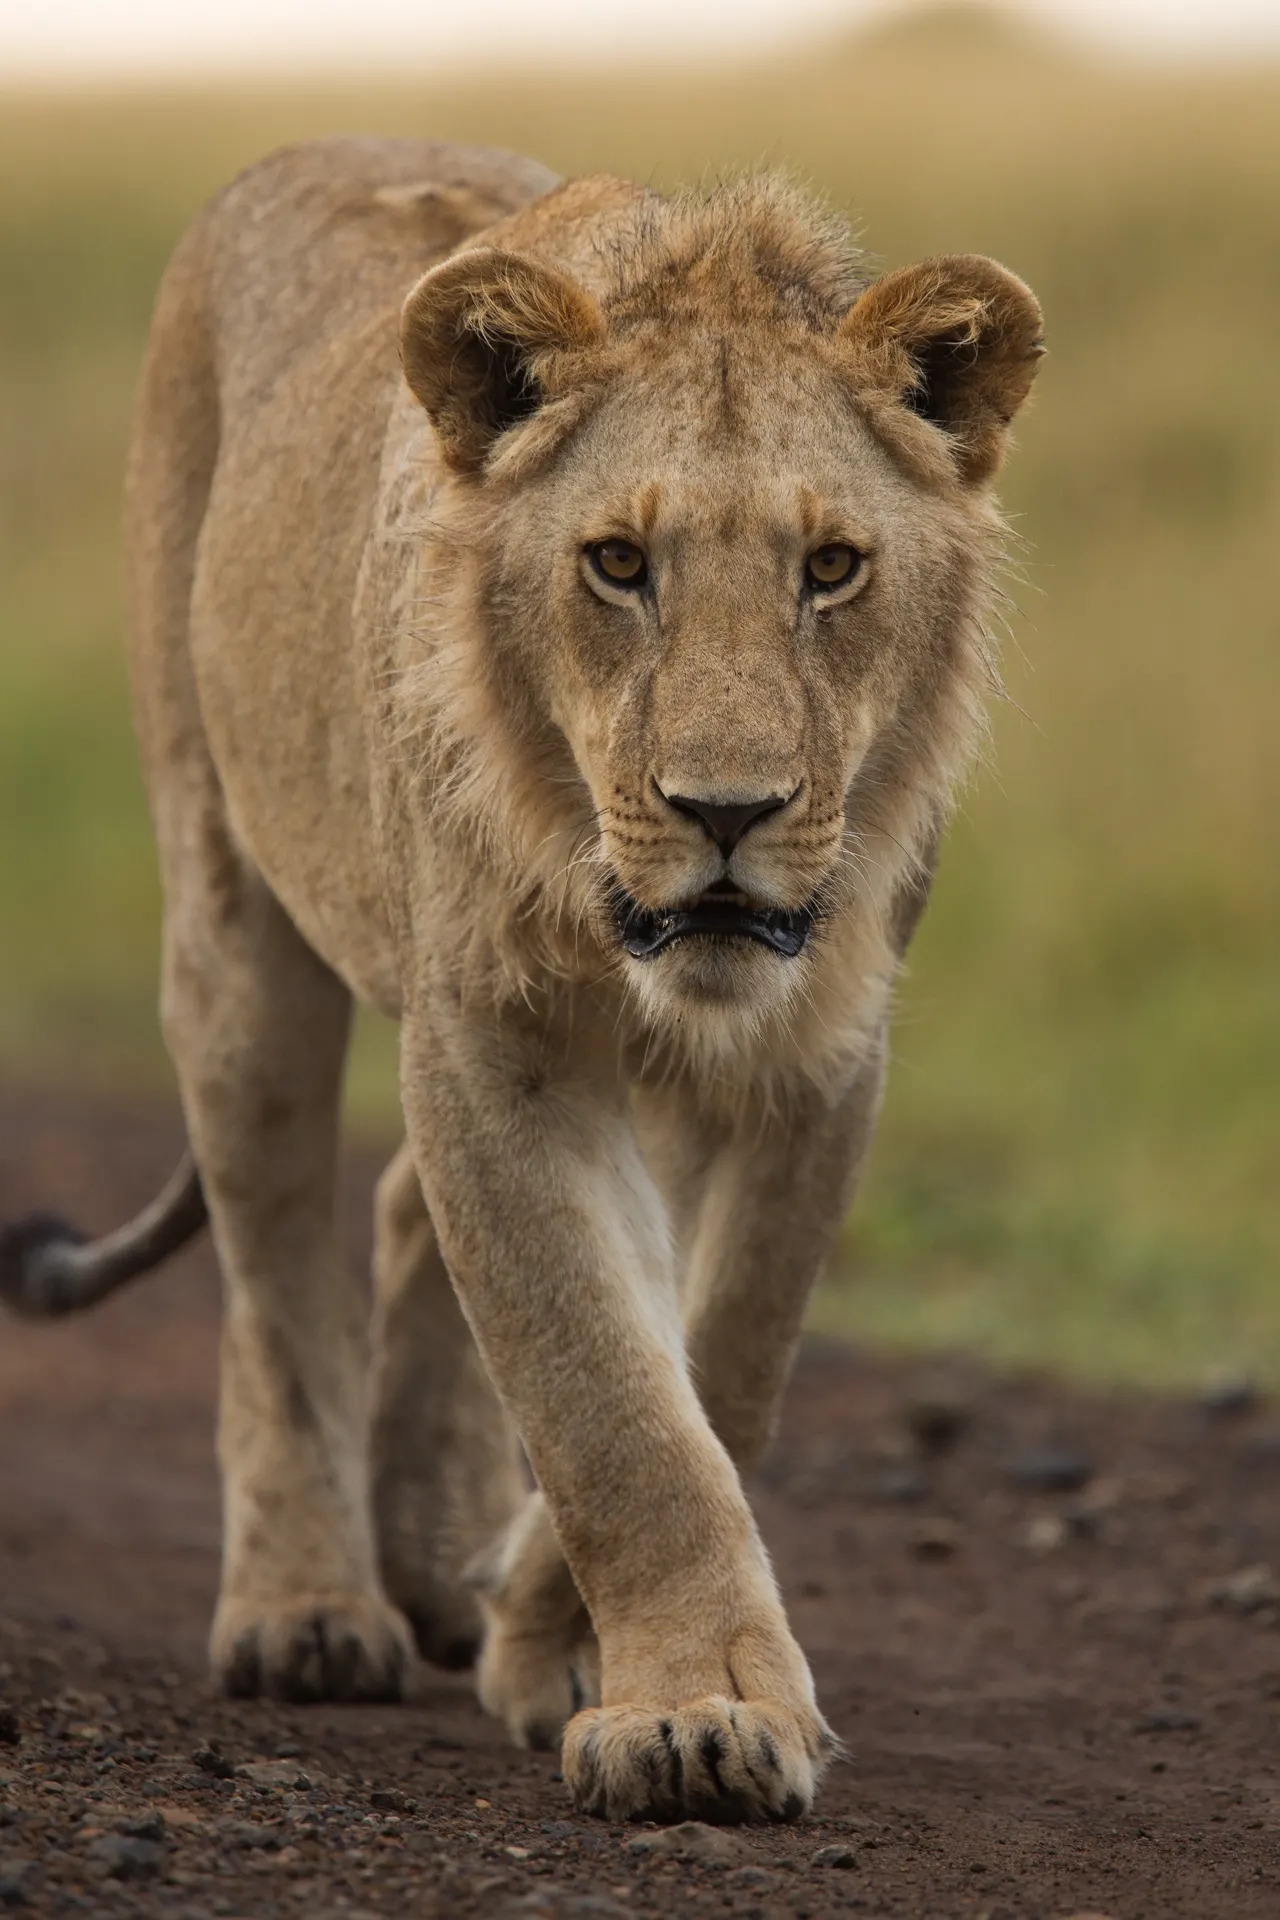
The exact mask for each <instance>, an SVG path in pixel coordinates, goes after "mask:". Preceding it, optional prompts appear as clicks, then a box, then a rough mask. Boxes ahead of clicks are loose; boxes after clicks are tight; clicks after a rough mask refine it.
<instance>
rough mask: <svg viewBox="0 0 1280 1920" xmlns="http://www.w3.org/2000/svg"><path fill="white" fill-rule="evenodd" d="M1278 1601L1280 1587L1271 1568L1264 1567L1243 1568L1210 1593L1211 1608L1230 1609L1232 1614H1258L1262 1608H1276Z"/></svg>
mask: <svg viewBox="0 0 1280 1920" xmlns="http://www.w3.org/2000/svg"><path fill="white" fill-rule="evenodd" d="M1277 1601H1280V1586H1277V1585H1276V1578H1275V1575H1274V1574H1273V1573H1272V1571H1271V1569H1270V1567H1268V1566H1263V1565H1258V1566H1254V1567H1241V1569H1240V1571H1239V1572H1238V1573H1233V1574H1232V1575H1231V1577H1230V1579H1228V1580H1222V1581H1220V1582H1219V1583H1218V1584H1217V1585H1216V1586H1214V1587H1212V1588H1210V1591H1209V1602H1210V1605H1211V1606H1215V1607H1229V1608H1230V1610H1231V1611H1232V1613H1241V1614H1250V1613H1257V1612H1258V1611H1259V1610H1260V1609H1261V1608H1262V1607H1273V1606H1275V1605H1276V1603H1277Z"/></svg>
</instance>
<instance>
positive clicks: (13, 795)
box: [0, 8, 1280, 1384]
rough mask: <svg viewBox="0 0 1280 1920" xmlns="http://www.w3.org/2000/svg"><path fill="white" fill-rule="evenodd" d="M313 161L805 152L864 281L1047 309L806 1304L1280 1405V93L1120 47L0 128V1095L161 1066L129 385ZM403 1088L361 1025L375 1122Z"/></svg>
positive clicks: (861, 43) (281, 97)
mask: <svg viewBox="0 0 1280 1920" xmlns="http://www.w3.org/2000/svg"><path fill="white" fill-rule="evenodd" d="M335 130H362V131H382V132H401V133H420V134H430V135H433V136H439V137H447V138H455V139H461V140H474V141H484V142H492V143H495V144H498V145H503V146H508V147H511V148H515V149H518V150H521V151H526V152H530V153H533V154H536V155H538V156H539V157H540V158H542V159H544V160H546V161H547V162H549V163H550V164H552V165H553V166H556V167H559V168H560V169H562V170H564V171H566V172H579V171H586V170H590V169H597V168H604V169H609V170H612V171H616V172H620V173H626V174H630V175H632V176H634V177H637V178H641V179H645V180H652V181H654V182H655V183H657V184H659V185H664V184H670V183H674V182H675V181H677V180H681V179H686V180H687V179H690V178H699V177H705V176H708V175H714V174H715V173H717V172H719V171H721V170H725V169H730V168H736V167H740V166H742V165H744V164H746V165H754V164H760V163H766V164H782V165H786V166H787V167H789V168H790V169H792V170H794V171H796V172H797V173H799V174H800V175H801V176H802V177H804V178H807V179H809V180H811V181H812V182H813V183H815V184H816V185H817V186H818V187H819V188H820V189H822V190H823V191H825V192H826V193H828V194H829V195H830V196H831V197H832V198H833V199H834V200H835V201H836V202H837V204H839V205H840V206H841V207H843V208H845V209H847V210H848V211H850V212H851V213H853V214H854V215H855V216H856V217H857V219H858V220H859V222H860V224H861V225H862V227H863V230H864V233H865V237H866V240H867V243H868V245H870V246H871V247H872V248H873V249H874V251H875V252H876V254H877V255H878V256H879V257H880V258H881V259H882V260H883V261H884V263H885V264H886V265H896V264H898V263H900V262H902V261H905V260H908V259H911V258H914V257H918V256H920V255H922V254H926V253H929V252H936V251H944V250H946V251H954V250H959V249H970V248H971V249H979V250H982V251H986V252H991V253H994V254H995V255H997V256H998V257H1000V258H1002V259H1004V260H1005V261H1007V262H1008V263H1009V264H1010V265H1012V266H1014V267H1015V268H1016V269H1017V270H1018V271H1020V272H1021V273H1022V274H1024V275H1025V277H1026V278H1027V279H1029V280H1030V281H1031V283H1032V285H1033V286H1035V288H1036V290H1037V292H1038V293H1039V294H1040V296H1041V298H1042V300H1043V302H1044V306H1045V309H1046V313H1047V316H1048V328H1049V340H1050V345H1051V350H1052V352H1051V358H1050V360H1049V361H1048V363H1047V365H1046V367H1045V370H1044V373H1043V375H1042V379H1041V382H1040V386H1039V391H1038V395H1037V399H1036V402H1035V404H1034V406H1033V408H1032V409H1031V410H1030V412H1029V414H1028V415H1027V416H1026V419H1025V424H1024V425H1023V427H1022V432H1021V439H1022V445H1021V447H1020V449H1019V450H1018V451H1017V452H1016V453H1015V455H1014V458H1013V461H1012V464H1011V468H1010V473H1009V478H1008V483H1007V486H1006V489H1005V498H1006V502H1007V504H1008V506H1009V508H1010V511H1011V515H1012V520H1013V525H1014V528H1015V531H1016V533H1017V535H1018V537H1019V541H1020V543H1021V546H1020V552H1019V555H1018V566H1017V568H1016V577H1015V578H1014V580H1013V582H1012V584H1011V595H1012V600H1013V602H1014V603H1015V605H1014V608H1013V609H1012V610H1011V613H1010V623H1011V643H1010V645H1009V648H1008V651H1007V671H1008V680H1009V686H1010V695H1011V698H1010V701H1009V702H1008V703H1007V704H1006V705H1005V706H1004V707H1003V708H1002V709H1001V711H1000V712H999V713H998V714H997V715H996V720H995V730H994V731H995V738H994V743H993V749H992V754H991V763H992V764H991V767H990V768H988V769H987V770H986V771H984V773H983V775H982V776H981V778H980V779H979V780H978V782H977V783H976V784H975V787H974V789H973V791H972V792H971V793H970V795H969V796H968V799H967V803H966V805H965V808H964V810H963V813H962V815H961V817H960V819H959V820H958V822H957V824H956V827H955V829H954V831H953V833H952V836H951V840H950V843H949V847H948V851H947V856H946V860H945V863H944V866H943V872H942V876H941V880H940V882H939V885H938V888H937V891H936V894H935V899H934V904H933V906H932V908H931V911H930V913H929V915H928V917H927V919H926V921H925V924H924V928H923V931H922V933H921V935H920V937H919V941H918V944H917V946H916V948H915V950H914V952H913V956H912V966H911V973H910V978H909V980H908V981H907V982H906V983H905V985H904V989H903V992H902V1006H901V1015H900V1019H899V1023H898V1029H897V1037H896V1067H895V1073H894V1078H893V1083H892V1087H891V1092H890V1098H889V1102H888V1107H887V1110H886V1114H885V1120H884V1124H883V1127H882V1131H881V1137H880V1140H879V1142H878V1145H877V1149H876V1153H875V1157H874V1163H873V1167H872V1170H871V1174H870V1177H869V1179H868V1182H867V1184H866V1187H865V1190H864V1194H863V1197H862V1199H861V1201H860V1203H859V1206H858V1208H857V1209H856V1210H855V1214H854V1218H853V1221H852V1223H851V1225H850V1227H849V1229H848V1232H847V1235H846V1239H845V1242H844V1246H843V1249H842V1257H841V1260H840V1261H839V1263H838V1266H837V1270H836V1272H835V1274H834V1275H833V1277H832V1280H831V1282H830V1283H829V1285H828V1286H827V1288H826V1289H825V1291H824V1293H823V1295H822V1298H821V1300H820V1301H819V1303H818V1308H817V1319H818V1322H819V1324H821V1325H824V1326H826V1327H827V1328H829V1329H836V1330H842V1331H852V1332H855V1333H857V1334H859V1335H862V1336H866V1337H871V1338H876V1339H880V1340H884V1341H888V1342H892V1343H905V1344H913V1345H919V1344H937V1343H942V1344H953V1345H964V1346H971V1347H977V1348H979V1349H981V1350H983V1351H985V1352H987V1353H989V1354H990V1355H992V1356H993V1357H995V1358H997V1359H999V1360H1002V1361H1009V1362H1016V1363H1025V1362H1034V1363H1042V1362H1043V1363H1048V1364H1051V1365H1054V1366H1057V1367H1060V1368H1065V1369H1067V1370H1069V1371H1073V1372H1076V1373H1080V1374H1082V1375H1087V1376H1091V1377H1094V1378H1111V1379H1123V1380H1134V1381H1147V1382H1170V1381H1185V1380H1189V1379H1193V1378H1196V1377H1198V1376H1199V1375H1201V1374H1202V1373H1203V1372H1204V1370H1205V1369H1206V1368H1207V1367H1208V1366H1210V1365H1212V1364H1225V1365H1241V1366H1247V1367H1249V1368H1250V1369H1251V1370H1252V1371H1254V1372H1256V1373H1258V1374H1260V1375H1261V1376H1262V1377H1264V1378H1268V1379H1270V1380H1271V1381H1272V1382H1273V1383H1276V1384H1280V1204H1278V1202H1277V1195H1276V1188H1277V1178H1278V1175H1280V1101H1278V1100H1277V1088H1278V1086H1280V982H1278V980H1277V969H1276V956H1277V951H1278V946H1277V935H1278V934H1280V881H1278V879H1277V858H1276V855H1277V819H1278V818H1280V752H1278V751H1277V731H1278V726H1277V722H1278V720H1280V596H1278V595H1277V591H1276V585H1275V576H1276V533H1277V526H1280V516H1278V514H1277V507H1278V505H1280V498H1278V496H1280V425H1278V422H1280V356H1278V355H1277V354H1276V351H1275V342H1276V339H1277V337H1280V218H1278V216H1280V69H1275V68H1266V67H1256V66H1255V67H1254V68H1252V69H1250V70H1248V71H1244V70H1240V71H1213V72H1207V71H1205V72H1192V71H1185V70H1173V69H1168V68H1165V69H1162V70H1158V71H1157V70H1154V69H1144V68H1141V67H1137V66H1133V65H1128V66H1126V65H1121V64H1118V63H1113V64H1109V65H1107V64H1101V63H1100V62H1098V61H1096V60H1094V59H1092V58H1091V57H1089V56H1087V55H1085V54H1084V53H1082V52H1080V51H1079V50H1076V49H1072V48H1068V47H1064V46H1060V45H1057V44H1055V43H1053V42H1050V41H1048V40H1046V39H1044V38H1042V37H1040V36H1038V35H1037V34H1035V33H1033V32H1031V31H1024V30H1022V29H1021V28H1018V27H1014V26H1010V25H1008V24H1007V23H1002V22H1000V21H999V20H998V19H997V18H995V17H988V16H984V15H982V14H981V13H975V12H973V11H972V10H970V9H965V8H959V9H942V10H940V11H939V12H938V13H937V14H935V15H933V16H930V17H926V18H924V19H923V20H920V21H918V22H916V23H914V24H911V25H905V26H904V25H899V26H897V27H894V28H891V29H883V30H881V31H880V32H879V33H877V34H874V35H865V34H864V35H862V36H860V37H858V38H856V39H850V40H848V41H847V42H844V43H840V42H834V43H829V44H827V45H824V46H814V47H811V48H809V49H807V50H806V49H801V50H799V51H797V53H796V54H795V55H794V57H792V58H790V59H787V60H774V61H771V62H770V63H768V64H767V66H765V65H763V64H762V65H761V66H760V67H758V68H751V67H748V66H739V67H736V68H728V69H725V70H723V71H717V72H709V71H686V72H679V73H676V72H672V73H666V72H659V71H657V70H654V71H651V72H650V71H644V70H641V69H638V68H637V67H636V65H635V62H634V61H633V60H630V59H629V60H628V61H627V62H626V63H622V62H619V61H618V60H616V59H614V60H612V61H611V62H610V63H609V64H608V65H607V66H605V65H602V66H601V68H600V70H599V71H598V72H596V73H586V72H584V73H582V74H564V75H544V76H538V75H533V76H519V75H516V74H512V73H500V74H498V75H496V76H494V77H493V78H492V79H488V80H480V79H477V80H474V81H467V82H465V83H464V82H462V81H458V80H454V81H451V82H450V83H449V84H448V85H447V86H446V85H444V84H442V83H439V84H432V83H431V82H430V81H429V80H426V79H421V80H419V79H414V80H401V81H398V82H396V83H394V84H392V83H390V82H389V83H387V84H386V85H378V86H375V85H372V84H370V83H361V84H360V85H352V86H348V87H338V86H333V87H320V86H317V85H315V84H310V85H308V86H306V87H301V86H300V87H298V88H296V89H287V88H282V87H280V86H271V87H266V86H264V87H263V88H261V89H258V90H254V89H243V88H242V89H239V90H236V91H234V92H233V91H231V90H229V89H222V90H217V91H198V90H189V91H186V92H180V91H176V90H170V91H168V92H165V93H158V92H149V93H137V94H127V93H84V94H80V95H70V94H64V95H60V96H54V95H47V96H41V95H35V94H31V93H25V94H17V93H11V94H9V95H7V96H3V97H0V926H2V933H0V1066H4V1067H6V1068H7V1069H8V1070H10V1071H13V1072H20V1073H23V1074H33V1073H37V1074H38V1073H44V1074H55V1075H59V1076H63V1077H65V1076H68V1075H74V1074H84V1075H92V1076H94V1077H95V1078H97V1079H100V1080H101V1079H107V1080H111V1081H115V1082H121V1081H125V1080H127V1081H128V1082H129V1083H137V1082H148V1081H161V1080H162V1079H163V1076H164V1075H165V1072H166V1068H165V1065H164V1061H163V1056H162V1053H161V1050H160V1044H159V1038H158V1034H157V1030H156V1026H155V1018H154V1013H153V998H154V976H155V948H156V929H157V921H158V896H157V890H156V884H155V877H154V864H153V858H152V852H151V845H150V838H149V831H148V827H147V823H146V817H145V809H144V804H143V799H142V793H141V788H140V784H139V780H138V777H137V774H136V771H135V767H134V757H133V747H132V741H131V738H130V735H129V728H128V719H127V703H126V696H125V688H124V677H123V670H122V664H121V613H120V563H119V555H118V543H117V517H118V499H119V481H120V471H121V463H122V449H123V443H124V437H125V433H126V427H127V419H128V412H129V404H130V397H131V389H132V385H133V381H134V378H135V374H136V369H137V365H138V360H139V356H140V352H141V347H142V341H143V337H144V334H145V329H146V322H147V315H148V310H149V306H150V302H151V298H152V295H153V291H154V287H155V283H156V280H157V277H158V275H159V273H160V271H161V269H162V266H163V263H164V260H165V257H166V255H167V253H168V251H169V248H170V247H171V245H172V244H173V241H174V239H175V238H176V236H177V234H178V232H179V231H180V229H181V227H182V225H183V223H184V222H185V220H186V219H187V218H189V216H190V214H191V213H192V212H193V211H194V209H195V208H196V206H197V205H198V204H199V203H200V201H201V200H202V199H203V198H204V197H205V196H206V195H207V194H208V193H210V192H212V191H213V190H214V189H215V188H216V187H217V186H218V185H219V184H220V183H221V182H222V181H224V180H225V179H226V178H227V177H228V176H229V175H230V174H232V173H233V172H234V171H235V170H236V169H237V168H239V167H240V166H242V165H244V164H246V163H247V162H249V161H250V160H252V159H253V158H255V157H256V156H258V155H259V154H261V153H262V152H264V151H266V150H267V149H269V148H270V147H272V146H274V145H277V144H279V143H280V142H282V141H284V140H290V139H296V138H301V137H305V136H308V135H312V134H317V133H323V132H331V131H335ZM392 1061H393V1046H392V1043H391V1038H390V1036H389V1035H388V1034H387V1033H385V1032H382V1031H380V1030H378V1029H376V1027H375V1026H374V1025H373V1024H372V1023H368V1024H366V1025H365V1026H364V1027H363V1029H362V1034H361V1040H360V1043H359V1045H358V1047H357V1051H356V1058H355V1061H354V1064H353V1070H352V1107H353V1111H354V1114H355V1116H356V1118H357V1120H358V1121H359V1122H360V1123H361V1124H363V1125H365V1126H379V1125H382V1126H385V1125H388V1124H389V1122H390V1119H391V1117H392V1114H393V1111H394V1092H393V1087H394V1071H393V1065H392Z"/></svg>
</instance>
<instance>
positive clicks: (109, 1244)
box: [0, 1154, 209, 1320]
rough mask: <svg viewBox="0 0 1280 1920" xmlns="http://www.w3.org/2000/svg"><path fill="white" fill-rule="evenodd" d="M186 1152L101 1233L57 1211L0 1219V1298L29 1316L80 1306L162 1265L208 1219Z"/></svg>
mask: <svg viewBox="0 0 1280 1920" xmlns="http://www.w3.org/2000/svg"><path fill="white" fill-rule="evenodd" d="M208 1217H209V1216H208V1212H207V1209H206V1207H205V1203H204V1193H203V1191H202V1189H201V1186H200V1175H199V1173H198V1172H197V1171H196V1167H195V1163H194V1161H193V1160H192V1158H191V1155H190V1154H186V1155H184V1157H183V1160H182V1163H181V1165H180V1166H179V1167H178V1169H177V1171H176V1173H175V1174H174V1175H173V1178H172V1179H171V1180H170V1181H169V1182H168V1183H167V1185H166V1186H165V1187H164V1189H163V1191H162V1192H161V1193H159V1194H158V1195H157V1196H156V1198H155V1199H154V1200H153V1201H152V1202H151V1204H150V1205H149V1206H146V1207H144V1208H143V1209H142V1212H141V1213H140V1214H138V1216H137V1217H136V1219H133V1220H130V1221H129V1223H128V1224H127V1225H126V1226H123V1227H120V1228H118V1229H117V1230H116V1232H115V1233H109V1234H106V1235H105V1236H104V1237H103V1238H102V1239H101V1240H86V1238H85V1236H84V1235H83V1234H82V1233H79V1232H77V1230H76V1229H75V1228H74V1227H72V1226H68V1224H67V1222H66V1221H65V1220H59V1219H58V1217H57V1216H56V1215H55V1214H50V1213H28V1214H26V1215H24V1217H23V1218H22V1219H21V1220H14V1221H13V1222H12V1223H11V1224H10V1225H8V1226H2V1227H0V1301H3V1302H4V1304H5V1305H6V1306H8V1307H11V1308H12V1309H13V1311H14V1312H15V1313H22V1314H26V1315H27V1316H28V1317H29V1318H31V1319H43V1320H48V1319H52V1318H53V1317H54V1316H55V1315H57V1314H60V1313H78V1312H79V1311H80V1309H81V1308H82V1307H91V1306H93V1305H94V1303H95V1302H96V1301H98V1300H105V1298H106V1297H107V1295H108V1294H109V1293H114V1292H115V1290H116V1288H117V1287H120V1286H123V1285H124V1283H125V1282H126V1281H127V1280H133V1279H136V1278H137V1276H138V1275H139V1274H140V1273H147V1272H148V1271H149V1270H150V1269H151V1268H152V1267H156V1266H159V1264H160V1262H161V1261H162V1260H167V1259H168V1258H169V1256H170V1254H172V1253H176V1252H177V1251H178V1248H179V1247H181V1246H184V1245H185V1244H186V1242H187V1241H188V1240H190V1239H191V1237H192V1235H193V1234H196V1233H198V1232H199V1231H200V1229H201V1227H203V1226H204V1224H205V1222H206V1220H207V1219H208Z"/></svg>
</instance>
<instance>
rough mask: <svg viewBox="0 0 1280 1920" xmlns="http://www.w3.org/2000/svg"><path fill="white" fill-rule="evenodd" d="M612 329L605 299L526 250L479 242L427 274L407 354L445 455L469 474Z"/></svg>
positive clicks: (407, 327) (404, 326)
mask: <svg viewBox="0 0 1280 1920" xmlns="http://www.w3.org/2000/svg"><path fill="white" fill-rule="evenodd" d="M604 330H605V323H604V316H603V315H602V313H601V312H600V309H599V307H598V306H597V304H596V302H595V301H594V300H593V299H592V297H591V295H590V294H589V293H588V292H587V291H586V290H585V288H583V287H580V286H578V285H577V284H576V283H575V282H574V281H573V280H571V279H569V277H568V276H567V275H566V274H563V273H560V272H558V271H557V270H556V268H554V267H549V266H544V265H543V264H542V262H541V261H538V260H534V259H531V258H530V257H529V256H528V255H527V254H520V253H504V252H502V251H500V250H499V249H498V248H496V247H475V248H473V249H471V250H470V251H468V252H466V253H459V254H455V255H454V256H453V258H452V259H449V260H445V261H444V262H443V263H442V264H441V265H440V266H438V267H433V268H432V269H431V271H430V273H427V274H424V275H423V277H422V279H421V280H419V282H418V284H417V286H416V287H415V288H414V289H413V292H412V293H411V294H410V295H409V297H408V299H407V300H406V301H405V303H404V307H403V308H402V310H401V314H400V358H401V360H402V362H403V364H404V375H405V379H406V380H407V381H408V383H409V385H410V387H411V388H412V390H413V392H414V393H415V394H416V396H417V398H418V399H419V400H420V401H421V402H422V404H423V406H424V407H425V408H426V410H427V412H428V413H429V414H430V416H431V421H432V424H433V426H434V427H435V430H436V432H437V434H438V435H439V437H440V444H441V447H442V448H443V451H444V456H445V459H446V460H447V461H448V462H449V465H450V466H451V467H454V468H456V469H457V470H458V471H459V472H462V473H467V472H474V471H476V470H477V469H478V468H479V467H481V466H483V464H484V461H485V458H486V456H487V454H488V452H489V449H490V447H491V446H492V445H493V443H494V441H495V440H496V439H497V438H498V436H499V434H501V433H505V431H506V430H507V428H508V427H513V426H515V425H516V424H517V422H518V421H521V420H524V419H527V418H528V416H529V415H530V414H532V413H534V412H536V410H537V409H538V407H539V406H541V405H542V403H543V401H544V400H545V399H547V398H548V397H550V395H551V394H552V393H553V392H554V391H555V390H556V387H557V385H558V381H559V378H562V377H563V374H564V372H565V370H566V369H565V362H566V360H567V359H568V358H569V357H570V356H572V355H574V354H578V353H581V352H582V351H583V350H584V349H587V348H590V347H592V346H595V345H597V344H598V343H599V342H600V341H601V340H602V339H603V337H604Z"/></svg>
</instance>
